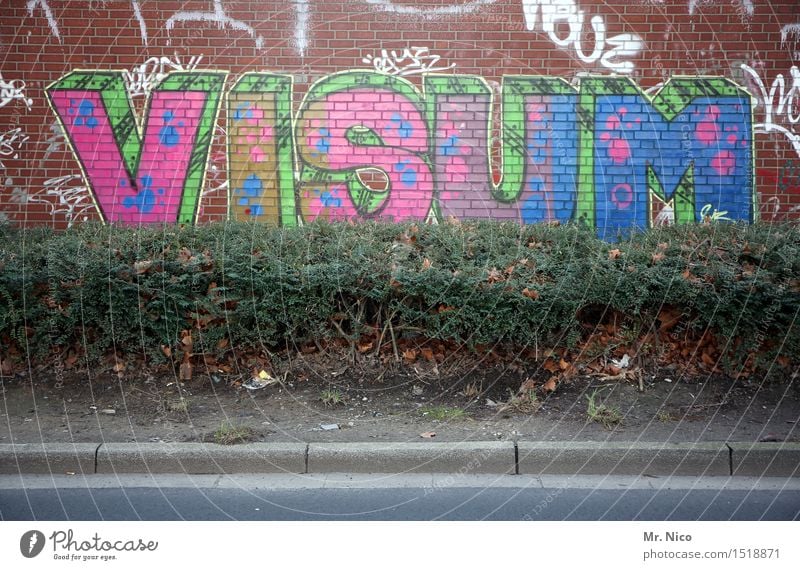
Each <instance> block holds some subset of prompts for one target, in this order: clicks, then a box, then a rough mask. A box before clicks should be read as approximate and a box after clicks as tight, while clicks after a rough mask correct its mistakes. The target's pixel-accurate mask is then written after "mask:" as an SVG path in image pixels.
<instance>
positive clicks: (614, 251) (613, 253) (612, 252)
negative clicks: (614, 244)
mask: <svg viewBox="0 0 800 570" xmlns="http://www.w3.org/2000/svg"><path fill="white" fill-rule="evenodd" d="M620 255H622V252H621V251H620V250H618V249H612V250H609V252H608V258H609V259H619V256H620Z"/></svg>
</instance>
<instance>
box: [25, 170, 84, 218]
mask: <svg viewBox="0 0 800 570" xmlns="http://www.w3.org/2000/svg"><path fill="white" fill-rule="evenodd" d="M76 182H77V183H78V186H74V184H75V183H76ZM53 198H55V201H54V200H53ZM26 202H27V203H38V204H45V205H46V206H47V209H48V212H49V214H50V216H56V215H63V216H64V217H65V218H66V220H67V227H68V228H71V227H72V225H73V224H74V223H75V222H76V221H79V220H80V221H86V220H88V219H89V216H88V215H87V214H88V213H89V212H91V211H93V210H96V208H95V205H94V202H93V201H92V196H91V194H90V193H89V189H88V188H87V187H86V186H85V185H84V184H83V176H81V175H80V174H67V175H66V176H59V177H57V178H50V179H49V180H45V183H44V190H43V191H42V192H39V193H38V194H35V195H33V196H28V197H27V199H26Z"/></svg>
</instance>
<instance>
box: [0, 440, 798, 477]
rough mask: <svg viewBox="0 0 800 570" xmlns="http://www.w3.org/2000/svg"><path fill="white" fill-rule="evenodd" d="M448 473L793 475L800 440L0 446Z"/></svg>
mask: <svg viewBox="0 0 800 570" xmlns="http://www.w3.org/2000/svg"><path fill="white" fill-rule="evenodd" d="M407 472H416V473H449V474H459V473H460V474H464V475H468V474H498V475H499V474H514V473H519V474H522V475H652V476H670V475H680V476H729V475H737V476H748V477H753V476H755V477H800V443H750V442H746V443H742V442H733V443H728V444H726V443H722V442H720V443H652V442H637V443H633V442H629V443H626V442H621V443H620V442H615V443H606V442H601V443H596V442H518V443H517V444H516V445H515V444H514V443H513V442H511V441H486V442H458V443H446V442H430V443H421V442H396V443H389V442H386V443H374V442H361V443H311V444H306V443H251V444H244V445H234V446H223V445H217V444H211V443H174V444H168V443H143V444H136V443H108V444H99V443H78V444H69V443H67V444H64V443H47V444H40V443H37V444H0V474H2V475H21V474H53V475H59V474H93V473H100V474H103V473H104V474H111V473H182V474H195V475H200V474H224V473H230V474H232V473H314V474H320V473H407Z"/></svg>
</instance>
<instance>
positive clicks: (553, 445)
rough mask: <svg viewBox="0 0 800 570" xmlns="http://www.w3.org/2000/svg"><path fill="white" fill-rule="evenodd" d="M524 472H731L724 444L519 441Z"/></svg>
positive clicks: (698, 473)
mask: <svg viewBox="0 0 800 570" xmlns="http://www.w3.org/2000/svg"><path fill="white" fill-rule="evenodd" d="M518 452H519V473H521V474H524V475H656V476H669V475H692V476H694V475H704V476H727V475H730V474H731V468H730V450H729V448H728V446H726V445H725V444H724V443H658V442H656V443H647V442H639V443H627V444H626V443H624V442H621V443H620V442H615V443H603V442H601V443H594V442H519V443H518Z"/></svg>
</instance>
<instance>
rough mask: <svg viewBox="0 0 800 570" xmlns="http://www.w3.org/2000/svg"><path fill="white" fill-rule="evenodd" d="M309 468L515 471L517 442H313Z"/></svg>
mask: <svg viewBox="0 0 800 570" xmlns="http://www.w3.org/2000/svg"><path fill="white" fill-rule="evenodd" d="M308 471H309V473H409V472H417V473H463V474H464V475H473V474H489V473H495V474H513V473H514V472H515V465H514V443H513V442H511V441H485V442H459V443H444V442H437V443H388V442H387V443H343V444H341V443H330V444H327V443H312V444H310V445H309V448H308Z"/></svg>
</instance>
